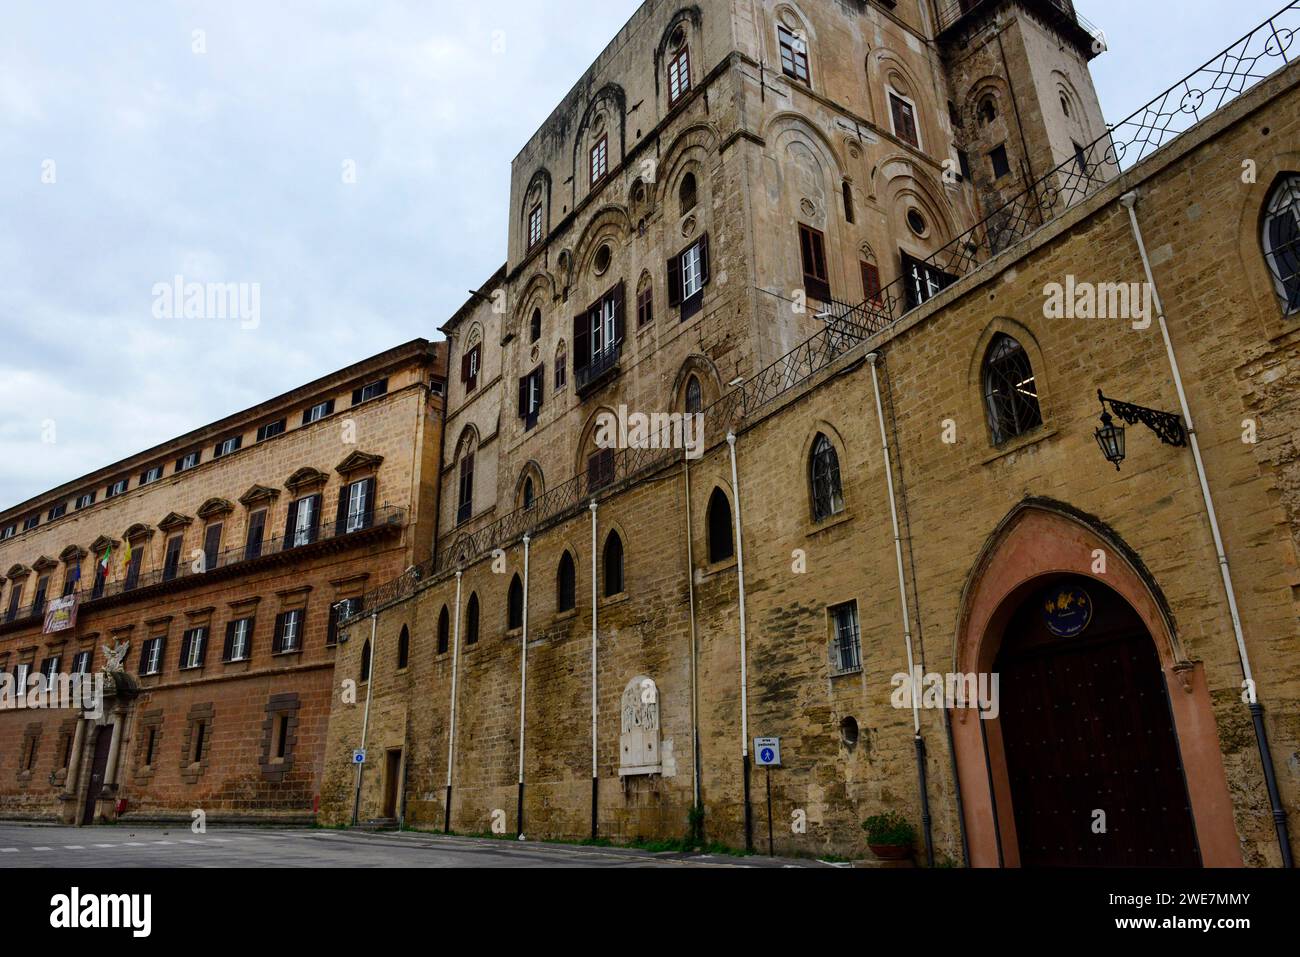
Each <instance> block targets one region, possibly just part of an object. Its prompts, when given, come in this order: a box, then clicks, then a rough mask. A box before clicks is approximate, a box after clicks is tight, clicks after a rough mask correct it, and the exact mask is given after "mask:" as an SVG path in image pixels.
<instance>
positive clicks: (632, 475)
mask: <svg viewBox="0 0 1300 957" xmlns="http://www.w3.org/2000/svg"><path fill="white" fill-rule="evenodd" d="M976 2H977V3H978V2H982V0H976ZM1053 2H1055V0H1053ZM1070 10H1071V12H1073V7H1072V6H1071V7H1070ZM1080 22H1081V23H1082V22H1083V21H1082V20H1080ZM1297 35H1300V0H1294V2H1291V3H1288V4H1287V5H1286V6H1285V7H1284V8H1283V9H1282V10H1280V11H1279V12H1278V13H1277V14H1276V15H1275V16H1273V17H1270V18H1269V19H1268V20H1267V21H1265V22H1264V23H1263V24H1261V25H1260V26H1258V27H1256V28H1255V29H1254V30H1252V31H1251V32H1250V33H1248V34H1246V36H1244V37H1243V38H1242V39H1240V40H1238V41H1237V42H1236V43H1234V44H1233V45H1232V46H1230V47H1229V48H1228V49H1227V50H1225V51H1224V52H1222V53H1220V54H1219V55H1218V56H1217V57H1214V58H1213V59H1211V60H1210V61H1209V62H1208V63H1206V64H1205V65H1204V66H1202V67H1201V68H1200V69H1198V70H1196V71H1194V72H1193V73H1191V74H1189V75H1188V76H1187V77H1185V78H1184V79H1182V80H1180V81H1179V82H1178V83H1176V84H1174V85H1173V86H1172V87H1170V88H1169V89H1168V90H1166V91H1165V92H1164V93H1162V94H1161V95H1160V96H1158V97H1156V98H1155V99H1154V100H1152V101H1151V102H1150V103H1148V104H1147V105H1146V106H1144V107H1142V109H1140V110H1138V111H1136V112H1135V113H1134V114H1133V115H1132V116H1130V117H1129V118H1128V119H1126V120H1124V121H1123V122H1122V123H1119V124H1117V125H1115V126H1113V127H1111V128H1110V129H1109V131H1108V132H1107V133H1106V134H1105V135H1104V136H1102V137H1100V138H1098V139H1097V140H1096V141H1094V142H1093V143H1091V144H1090V145H1089V146H1087V147H1085V148H1083V149H1081V150H1080V152H1079V154H1077V155H1076V156H1074V157H1071V158H1070V159H1068V160H1066V161H1065V162H1064V163H1062V164H1061V165H1060V166H1058V167H1056V168H1055V169H1054V170H1052V171H1051V172H1050V173H1048V174H1047V175H1046V176H1044V177H1042V178H1040V179H1039V180H1037V181H1036V182H1035V183H1033V184H1032V185H1031V186H1030V187H1029V188H1028V189H1027V190H1025V191H1024V192H1023V193H1021V194H1020V195H1019V196H1017V197H1016V198H1014V199H1012V200H1010V201H1009V202H1007V203H1006V204H1005V205H1003V206H1002V207H1000V208H999V209H997V210H995V211H994V212H993V213H992V214H991V215H989V216H988V217H986V218H985V219H984V220H982V221H981V222H979V223H977V224H976V225H975V226H973V227H971V228H970V229H968V230H967V231H966V232H965V233H963V234H962V235H960V236H958V237H957V238H956V239H954V240H953V241H952V242H950V243H949V244H948V245H946V246H944V247H943V248H942V249H940V250H939V251H938V252H936V253H934V254H933V255H932V256H930V258H929V259H927V260H926V264H927V265H929V266H930V267H931V268H932V269H933V270H934V271H936V272H938V273H941V274H943V275H944V276H946V277H948V279H950V280H952V281H956V280H959V279H960V278H962V277H963V276H965V275H968V274H969V273H971V272H973V271H974V270H975V269H978V268H979V267H980V266H981V265H983V264H984V263H985V262H987V261H988V260H989V259H991V258H992V257H993V256H996V255H997V254H998V253H1000V252H1002V251H1004V250H1006V249H1007V248H1009V247H1010V246H1012V245H1013V244H1015V243H1017V242H1019V241H1020V240H1022V239H1024V238H1025V237H1026V236H1028V235H1029V234H1030V233H1031V232H1033V231H1034V230H1035V229H1038V228H1039V227H1041V226H1043V225H1045V224H1046V223H1048V222H1050V221H1051V220H1052V219H1055V218H1056V217H1058V216H1060V215H1061V214H1062V213H1063V212H1065V211H1066V210H1068V209H1069V208H1071V207H1072V206H1075V205H1077V204H1078V203H1080V202H1082V201H1083V200H1084V199H1086V198H1087V197H1088V196H1091V195H1092V194H1093V193H1095V192H1096V191H1097V190H1099V189H1100V188H1101V187H1102V186H1104V185H1105V184H1106V183H1108V182H1110V181H1112V180H1113V179H1114V178H1115V177H1116V176H1117V175H1118V174H1119V173H1120V172H1121V171H1122V170H1123V169H1125V168H1127V167H1129V166H1131V165H1132V164H1134V163H1137V162H1139V161H1140V160H1142V159H1145V158H1146V157H1147V156H1149V155H1150V154H1151V153H1153V152H1154V151H1155V150H1157V149H1159V148H1160V147H1162V146H1165V145H1167V144H1168V143H1169V142H1170V141H1171V140H1173V139H1174V138H1175V137H1177V136H1178V135H1180V134H1181V133H1183V132H1186V131H1187V130H1188V129H1190V128H1191V127H1192V126H1195V125H1196V124H1197V123H1199V122H1201V121H1202V120H1204V119H1205V118H1206V117H1208V116H1209V115H1210V114H1212V113H1213V112H1215V111H1217V110H1218V109H1220V108H1221V107H1222V106H1224V105H1225V104H1226V103H1228V102H1229V101H1231V100H1232V99H1234V98H1235V97H1237V96H1239V95H1241V94H1242V93H1244V92H1245V91H1246V90H1247V89H1249V88H1251V87H1253V86H1254V85H1255V84H1257V83H1258V82H1260V81H1261V80H1263V79H1264V78H1265V77H1267V76H1268V75H1270V74H1271V73H1272V72H1273V70H1274V69H1276V68H1277V67H1279V66H1282V65H1285V64H1286V63H1289V62H1290V57H1289V56H1288V51H1290V50H1291V47H1292V46H1293V44H1294V43H1295V40H1296V37H1297ZM909 281H910V279H909V277H908V276H906V275H903V276H899V277H898V279H896V280H895V281H894V282H892V283H890V284H889V285H888V286H886V287H885V288H884V289H882V290H881V291H880V292H878V293H877V294H876V295H875V296H873V297H872V298H870V299H867V300H865V301H863V302H861V303H859V304H858V305H856V306H854V305H849V304H847V303H842V302H834V301H832V302H830V303H827V304H826V308H825V311H824V313H823V314H822V315H821V316H820V317H819V318H821V319H822V320H823V321H824V322H825V323H826V325H825V327H824V328H823V329H821V330H819V331H818V332H817V333H816V334H815V335H813V336H812V337H811V338H809V339H807V340H806V341H804V342H802V343H800V344H799V345H798V346H796V347H795V348H794V349H792V350H791V351H790V352H789V353H787V354H786V355H784V356H782V357H781V358H780V359H778V360H776V361H775V362H773V363H772V364H771V365H769V366H767V367H766V368H764V369H762V370H760V371H759V372H758V373H756V374H755V375H754V376H752V377H751V378H749V379H748V380H746V381H745V382H743V383H741V384H739V385H738V386H737V387H736V388H734V389H732V390H730V391H729V392H727V393H725V394H724V395H723V396H722V397H721V398H720V399H718V400H717V401H716V402H714V403H713V404H712V405H710V406H709V407H708V408H707V409H705V410H704V412H703V416H704V439H703V446H704V448H706V449H708V448H712V447H713V446H714V445H716V444H717V443H718V442H720V441H722V440H723V439H724V438H725V437H726V434H727V432H728V431H730V430H732V429H734V428H736V427H738V425H739V424H740V423H741V422H742V421H743V420H744V419H746V418H747V417H749V416H752V415H753V414H754V413H755V412H756V411H757V410H758V409H760V408H762V407H763V406H765V405H767V404H768V403H770V402H772V401H774V400H775V399H777V398H779V397H780V396H782V395H784V394H785V393H787V392H789V391H790V390H791V389H794V388H797V387H798V386H800V385H802V384H803V383H805V382H807V381H809V380H810V379H811V378H812V377H814V376H815V375H817V374H818V373H819V372H821V371H822V370H824V369H826V368H827V367H829V366H830V365H831V364H833V363H834V362H835V361H836V360H837V359H839V358H840V357H841V356H843V355H844V354H845V353H846V352H848V351H849V350H851V349H853V348H854V347H855V346H857V345H859V344H860V343H862V342H864V341H866V340H867V339H869V338H870V337H871V336H874V335H876V334H878V333H881V332H884V331H886V330H887V329H889V328H890V327H891V326H893V325H894V324H895V323H897V322H898V321H899V320H900V319H901V318H902V317H903V316H904V315H906V314H907V313H908V312H910V311H912V310H913V309H914V308H916V306H918V305H920V304H923V303H924V301H926V300H928V299H929V298H931V295H929V294H926V293H925V292H924V291H922V292H920V293H914V294H913V295H910V296H909V294H908V282H909ZM601 371H606V370H601ZM588 381H594V380H592V379H588ZM581 382H582V379H581V378H579V387H580V388H581ZM681 457H682V452H681V450H673V449H632V448H623V449H618V450H616V452H615V454H614V464H613V478H612V480H607V476H604V475H602V476H601V480H600V481H599V482H598V483H596V484H593V483H592V481H591V476H590V475H589V474H587V473H584V474H581V475H576V476H574V477H573V478H571V479H569V480H568V481H567V482H565V483H563V484H562V485H559V486H556V487H554V488H551V489H548V490H547V491H546V492H544V493H543V494H542V495H540V496H538V497H537V498H536V499H535V500H534V501H533V503H532V505H531V506H530V507H528V508H521V509H517V510H516V511H513V512H511V513H510V514H508V515H505V516H503V517H502V518H500V519H498V520H497V521H495V522H492V523H491V524H488V525H484V526H483V527H481V528H479V529H477V530H475V531H473V532H468V533H466V534H463V535H460V536H457V537H456V538H455V539H454V540H453V541H452V542H451V544H450V545H448V546H447V547H445V548H444V549H442V550H441V551H439V552H437V553H435V554H434V556H433V557H432V558H430V559H428V560H427V561H425V562H423V563H421V564H419V565H417V566H414V567H412V568H410V569H408V570H407V572H406V573H405V574H403V575H402V576H400V577H399V578H396V579H394V580H393V581H390V582H387V583H385V584H384V585H382V586H380V587H379V588H378V589H375V590H374V591H371V592H369V593H367V594H366V595H365V596H364V597H363V598H362V600H361V601H360V603H358V605H357V606H356V608H355V610H354V612H353V614H352V616H351V617H352V618H357V617H360V616H362V615H365V614H370V613H372V612H374V611H377V610H378V609H381V608H383V607H385V606H387V605H389V604H392V603H394V602H397V601H401V600H403V599H405V598H408V597H410V596H411V595H412V594H414V592H415V590H416V588H417V587H418V586H419V584H420V582H422V581H424V580H426V579H428V578H431V577H437V576H439V575H442V574H446V573H449V572H451V571H454V570H455V569H456V568H460V567H463V566H465V565H466V564H468V563H469V562H472V561H474V560H475V559H477V558H479V557H481V556H483V555H486V554H488V553H489V552H491V551H493V550H494V549H497V548H502V547H505V546H506V545H510V544H513V543H514V542H516V541H518V540H519V539H520V538H522V537H523V535H524V533H526V532H529V531H531V530H534V529H537V528H540V527H541V526H543V525H545V524H548V523H549V522H551V521H554V520H556V519H559V518H561V517H563V516H565V515H567V514H571V513H574V512H576V511H578V510H579V509H581V508H585V507H586V505H587V503H588V502H590V501H591V500H593V499H596V498H600V497H603V496H605V495H607V494H610V493H611V492H612V491H613V490H615V489H618V488H620V487H622V486H623V485H625V484H626V483H628V482H630V481H632V480H633V479H636V478H638V477H640V476H643V475H648V474H650V473H651V472H653V471H655V470H657V469H659V468H662V467H663V466H664V465H666V464H668V463H670V462H672V461H673V460H674V459H676V460H680V459H681Z"/></svg>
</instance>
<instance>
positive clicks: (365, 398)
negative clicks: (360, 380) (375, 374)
mask: <svg viewBox="0 0 1300 957" xmlns="http://www.w3.org/2000/svg"><path fill="white" fill-rule="evenodd" d="M387 394H388V380H387V379H380V380H379V381H378V382H371V383H369V384H368V385H364V386H362V387H361V388H360V389H353V390H352V404H353V405H360V404H361V403H362V402H369V401H370V400H371V399H377V398H379V397H380V396H381V395H387Z"/></svg>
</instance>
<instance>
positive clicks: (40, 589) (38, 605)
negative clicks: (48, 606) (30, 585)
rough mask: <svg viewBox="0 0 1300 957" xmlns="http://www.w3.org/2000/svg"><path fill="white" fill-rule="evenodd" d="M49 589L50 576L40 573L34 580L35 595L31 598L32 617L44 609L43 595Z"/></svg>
mask: <svg viewBox="0 0 1300 957" xmlns="http://www.w3.org/2000/svg"><path fill="white" fill-rule="evenodd" d="M49 591H50V576H49V575H42V576H41V577H40V579H38V580H37V582H36V597H35V598H33V599H32V617H33V618H38V617H40V615H41V614H42V613H43V612H44V611H45V596H46V595H47V594H49Z"/></svg>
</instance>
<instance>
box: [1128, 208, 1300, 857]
mask: <svg viewBox="0 0 1300 957" xmlns="http://www.w3.org/2000/svg"><path fill="white" fill-rule="evenodd" d="M1137 202H1138V194H1137V191H1136V190H1133V191H1130V192H1128V193H1125V194H1124V195H1123V196H1121V197H1120V205H1122V206H1123V207H1124V208H1125V209H1127V210H1128V217H1129V223H1130V225H1131V226H1132V227H1133V239H1134V240H1135V241H1136V242H1137V247H1138V254H1139V255H1140V256H1141V258H1142V268H1143V269H1144V270H1145V271H1146V277H1147V285H1148V286H1149V287H1150V289H1151V297H1152V303H1153V305H1154V306H1155V307H1156V319H1157V321H1159V323H1160V335H1161V337H1162V338H1163V339H1164V342H1165V353H1166V355H1167V356H1168V358H1169V368H1170V370H1171V371H1172V373H1173V377H1174V388H1175V389H1176V390H1177V392H1178V404H1179V408H1180V409H1181V411H1182V414H1183V422H1184V424H1185V425H1186V427H1187V439H1188V444H1189V445H1190V446H1191V448H1192V459H1193V460H1194V461H1195V463H1196V476H1197V478H1198V479H1199V480H1200V484H1201V498H1202V499H1203V500H1204V502H1205V515H1206V518H1208V519H1209V522H1210V533H1211V535H1212V536H1213V538H1214V550H1215V553H1216V555H1217V558H1218V562H1219V572H1220V576H1221V577H1222V579H1223V592H1224V594H1225V595H1226V596H1227V599H1228V613H1229V615H1230V616H1231V618H1232V632H1233V636H1234V637H1235V638H1236V640H1237V657H1238V659H1239V661H1240V662H1241V674H1242V677H1243V678H1245V687H1246V692H1247V695H1246V696H1247V698H1249V702H1248V704H1247V707H1248V708H1249V710H1250V717H1251V721H1252V723H1253V724H1254V726H1255V744H1256V746H1257V747H1258V749H1259V759H1260V762H1261V763H1262V764H1263V767H1264V784H1265V786H1266V788H1267V789H1268V800H1269V804H1271V805H1272V810H1273V826H1274V828H1275V829H1276V831H1277V844H1278V848H1279V849H1280V850H1281V852H1282V866H1283V867H1287V868H1290V867H1294V866H1295V863H1294V861H1293V859H1292V856H1291V838H1290V835H1289V833H1288V831H1287V823H1286V809H1285V807H1283V805H1282V795H1281V794H1280V793H1279V791H1278V787H1277V772H1276V771H1275V770H1274V767H1273V754H1272V752H1271V751H1270V750H1269V746H1268V731H1267V729H1266V728H1265V727H1264V706H1263V705H1262V704H1261V703H1260V701H1259V697H1258V694H1257V687H1256V685H1255V676H1254V672H1253V671H1252V670H1251V667H1250V653H1249V652H1248V651H1247V650H1246V636H1245V633H1244V632H1243V630H1242V626H1241V613H1240V611H1239V610H1238V608H1237V593H1236V589H1235V588H1234V587H1233V584H1232V571H1231V569H1230V568H1229V567H1228V555H1227V552H1226V550H1225V549H1224V545H1223V536H1222V535H1221V534H1220V532H1219V518H1218V515H1217V513H1216V512H1215V510H1214V499H1213V497H1212V496H1211V495H1210V483H1209V479H1208V478H1207V477H1206V474H1205V462H1204V461H1203V460H1202V459H1201V444H1200V441H1199V440H1198V439H1197V435H1196V426H1195V424H1194V423H1193V421H1192V411H1191V408H1190V406H1189V405H1188V404H1187V393H1186V391H1185V390H1184V389H1183V375H1182V372H1180V371H1179V368H1178V357H1177V356H1176V355H1175V354H1174V344H1173V341H1172V340H1171V339H1170V338H1169V325H1168V323H1167V322H1166V321H1165V307H1164V303H1163V302H1162V301H1161V299H1160V290H1159V289H1158V287H1157V286H1156V280H1155V275H1154V274H1153V273H1152V271H1151V258H1150V256H1148V255H1147V246H1146V241H1145V240H1144V239H1143V238H1142V226H1141V224H1140V223H1138V218H1137Z"/></svg>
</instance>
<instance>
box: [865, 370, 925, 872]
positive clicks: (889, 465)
mask: <svg viewBox="0 0 1300 957" xmlns="http://www.w3.org/2000/svg"><path fill="white" fill-rule="evenodd" d="M879 360H880V354H879V353H878V352H873V353H871V354H870V355H868V356H867V362H868V363H869V364H870V365H871V387H872V389H873V390H874V392H875V396H876V417H877V418H878V419H879V420H880V449H881V453H882V454H883V456H884V460H885V488H886V489H887V490H888V492H889V517H890V521H891V522H892V523H893V529H894V559H895V561H896V562H897V564H898V594H899V598H900V599H901V601H902V608H903V642H904V644H905V645H906V647H907V674H908V680H909V682H910V683H911V685H912V688H911V698H912V740H913V743H914V745H915V747H916V774H917V778H918V779H919V783H920V788H921V828H922V830H923V831H924V833H925V859H926V863H927V864H928V865H929V866H930V867H933V866H934V840H933V835H932V833H931V821H930V795H929V788H928V786H927V784H926V774H925V739H924V738H922V737H921V706H920V703H919V701H918V700H917V699H918V695H917V688H916V672H915V670H914V665H913V657H912V618H911V614H910V613H909V611H908V604H907V578H906V577H905V575H904V573H903V538H902V535H901V534H900V533H899V529H898V503H897V501H896V500H895V498H894V465H893V462H892V460H891V459H890V455H889V438H888V435H887V433H886V431H885V410H884V407H883V406H882V405H881V403H880V372H879V370H878V369H877V368H876V363H877V362H878V361H879Z"/></svg>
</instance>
